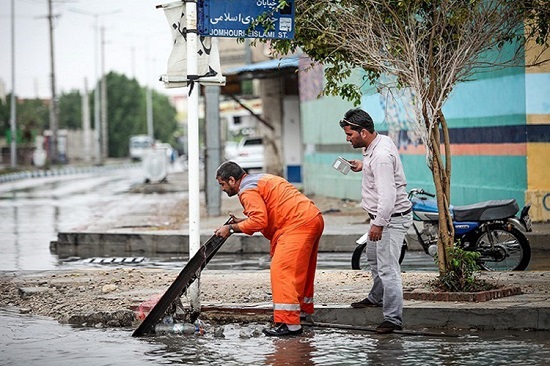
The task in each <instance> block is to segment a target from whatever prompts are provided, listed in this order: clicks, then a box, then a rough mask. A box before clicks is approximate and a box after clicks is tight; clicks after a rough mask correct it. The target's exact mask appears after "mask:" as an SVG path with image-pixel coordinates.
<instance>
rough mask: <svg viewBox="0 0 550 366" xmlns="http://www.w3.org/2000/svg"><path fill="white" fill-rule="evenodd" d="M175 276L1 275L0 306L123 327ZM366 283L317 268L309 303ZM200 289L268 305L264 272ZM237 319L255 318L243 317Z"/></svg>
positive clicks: (413, 285)
mask: <svg viewBox="0 0 550 366" xmlns="http://www.w3.org/2000/svg"><path fill="white" fill-rule="evenodd" d="M178 273H179V271H175V270H158V269H138V268H113V269H88V270H76V271H70V272H55V271H48V272H39V273H28V272H27V273H14V272H4V273H0V305H5V306H14V307H17V308H19V309H20V310H21V311H22V312H25V313H30V314H34V315H44V316H48V317H52V318H54V319H57V320H58V321H60V322H62V323H69V322H70V323H72V324H82V325H88V326H126V325H129V323H132V322H135V318H132V317H130V318H129V314H133V309H136V307H137V306H139V305H140V304H142V303H144V302H145V301H147V300H150V299H154V298H155V297H158V296H160V295H162V294H163V293H164V291H166V289H167V288H168V287H169V286H170V284H171V283H172V281H173V280H174V279H175V278H176V277H177V275H178ZM436 276H437V273H435V272H430V273H427V272H410V273H403V287H404V290H405V292H413V291H415V290H416V291H426V290H427V286H428V283H429V281H430V280H433V279H434V278H435V277H436ZM482 277H483V278H484V279H487V280H489V281H492V282H494V283H496V284H497V285H499V286H502V287H520V288H521V291H522V292H523V293H543V294H548V293H549V291H550V286H549V280H550V274H549V273H548V272H521V273H519V272H518V273H485V274H483V275H482ZM371 285H372V279H371V276H370V274H369V273H367V272H362V271H353V270H320V271H318V272H317V276H316V290H315V302H316V304H318V305H345V304H349V303H351V302H353V301H357V300H360V299H362V298H364V297H365V296H366V294H367V291H368V289H369V288H370V286H371ZM200 288H201V296H200V302H201V304H202V305H203V306H217V305H221V304H249V305H251V304H258V303H260V304H261V303H263V304H270V303H271V292H270V281H269V271H268V270H258V271H232V272H228V271H210V270H206V271H205V272H203V274H202V276H201V279H200ZM182 302H183V304H184V305H185V304H189V299H188V298H187V297H186V296H183V297H182ZM97 314H100V316H98V315H97ZM262 316H265V314H264V315H262ZM243 318H246V319H249V320H251V321H252V320H258V319H255V318H253V317H250V316H246V315H244V316H243ZM239 321H240V320H239Z"/></svg>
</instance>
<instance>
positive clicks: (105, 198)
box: [0, 168, 142, 270]
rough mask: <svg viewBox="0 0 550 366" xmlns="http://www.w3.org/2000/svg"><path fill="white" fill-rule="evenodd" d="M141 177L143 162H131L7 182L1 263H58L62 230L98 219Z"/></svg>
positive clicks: (2, 187) (2, 192)
mask: <svg viewBox="0 0 550 366" xmlns="http://www.w3.org/2000/svg"><path fill="white" fill-rule="evenodd" d="M141 181H142V172H141V169H140V168H126V169H120V170H106V171H104V172H101V171H98V172H91V173H82V174H74V175H66V176H55V177H40V178H32V179H25V180H20V181H15V182H4V183H1V184H0V222H1V225H0V237H1V238H2V240H1V244H0V250H1V251H2V256H0V269H3V270H45V269H54V268H58V267H59V266H60V262H59V261H58V260H57V258H56V256H54V255H52V254H51V253H50V249H49V246H50V241H52V240H55V239H56V238H57V233H58V232H60V231H67V230H72V229H76V228H78V227H79V226H83V225H87V224H88V223H89V222H91V221H94V220H97V219H98V217H100V216H101V215H102V212H104V211H105V208H106V207H109V206H112V205H116V202H117V201H118V200H120V199H121V196H122V195H124V194H125V192H126V191H127V190H128V188H129V187H130V186H131V185H132V184H137V183H140V182H141Z"/></svg>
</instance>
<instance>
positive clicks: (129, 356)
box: [0, 308, 550, 366]
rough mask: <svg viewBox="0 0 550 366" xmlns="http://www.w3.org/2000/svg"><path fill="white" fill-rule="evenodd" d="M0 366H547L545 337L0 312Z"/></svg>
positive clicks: (549, 344) (549, 353)
mask: <svg viewBox="0 0 550 366" xmlns="http://www.w3.org/2000/svg"><path fill="white" fill-rule="evenodd" d="M0 322H1V323H2V327H1V328H0V364H1V365H3V366H12V365H13V366H20V365H42V366H49V365H51V366H63V365H67V366H69V365H71V366H72V365H75V364H77V363H79V364H84V365H87V366H104V365H105V366H106V365H131V366H140V365H169V364H180V365H280V366H282V365H403V366H404V365H509V364H521V365H548V360H550V341H549V340H548V339H547V333H546V332H521V333H520V332H476V333H466V332H462V333H455V334H458V335H459V336H458V337H433V336H411V335H397V334H390V335H376V334H372V333H366V332H359V331H348V330H331V329H326V328H325V329H321V328H307V329H306V330H305V333H304V335H302V336H300V337H293V338H285V339H278V338H270V337H265V336H263V335H257V334H258V333H259V331H260V330H261V329H262V328H263V325H260V324H253V325H244V326H241V325H237V324H232V325H226V326H225V327H224V332H223V334H224V336H223V337H214V335H213V332H208V331H207V333H206V334H205V335H204V336H195V335H165V336H155V337H143V338H133V337H132V336H131V333H132V330H131V329H90V328H74V327H71V326H69V325H61V324H59V323H57V322H55V321H53V320H50V319H48V318H43V317H37V316H29V315H21V314H19V313H17V312H16V311H14V310H11V309H6V308H0Z"/></svg>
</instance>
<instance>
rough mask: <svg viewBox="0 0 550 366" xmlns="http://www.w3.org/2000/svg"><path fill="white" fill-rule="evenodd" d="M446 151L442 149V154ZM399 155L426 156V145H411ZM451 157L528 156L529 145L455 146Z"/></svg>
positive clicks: (400, 150)
mask: <svg viewBox="0 0 550 366" xmlns="http://www.w3.org/2000/svg"><path fill="white" fill-rule="evenodd" d="M444 152H445V149H444V148H443V147H441V153H444ZM399 153H401V154H403V155H426V148H425V147H424V145H419V146H413V145H409V146H407V147H406V148H404V147H401V148H400V149H399ZM451 155H453V156H458V155H485V156H487V155H489V156H490V155H497V156H526V155H527V144H526V143H522V144H455V145H451Z"/></svg>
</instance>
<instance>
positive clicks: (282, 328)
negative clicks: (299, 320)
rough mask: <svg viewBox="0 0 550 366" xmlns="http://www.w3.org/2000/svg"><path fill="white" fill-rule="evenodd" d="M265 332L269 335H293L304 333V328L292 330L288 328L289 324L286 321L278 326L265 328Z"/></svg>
mask: <svg viewBox="0 0 550 366" xmlns="http://www.w3.org/2000/svg"><path fill="white" fill-rule="evenodd" d="M263 332H264V334H265V335H266V336H268V337H284V336H293V335H298V334H302V332H303V330H302V328H300V329H298V330H290V329H288V326H287V325H286V324H285V323H283V324H281V325H279V326H278V327H277V328H265V329H264V330H263Z"/></svg>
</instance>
